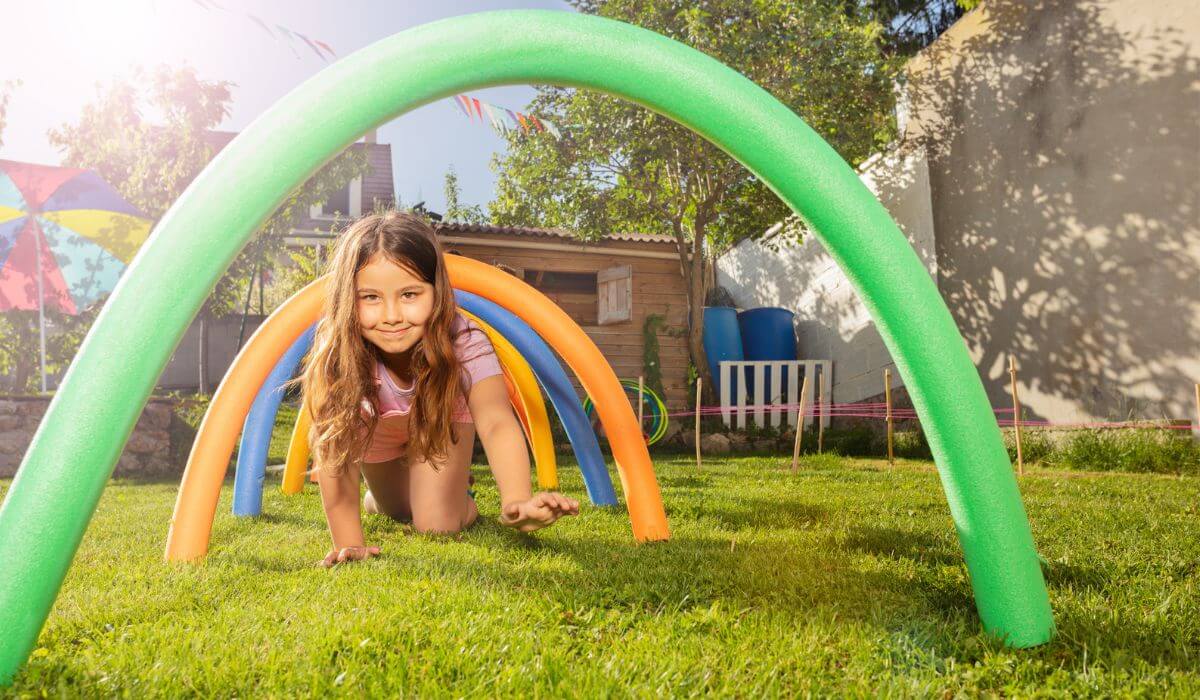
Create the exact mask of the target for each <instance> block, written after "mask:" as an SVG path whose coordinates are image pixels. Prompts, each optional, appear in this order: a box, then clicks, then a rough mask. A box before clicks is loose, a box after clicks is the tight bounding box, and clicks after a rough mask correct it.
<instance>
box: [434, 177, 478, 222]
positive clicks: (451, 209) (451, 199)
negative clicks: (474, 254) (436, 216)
mask: <svg viewBox="0 0 1200 700" xmlns="http://www.w3.org/2000/svg"><path fill="white" fill-rule="evenodd" d="M444 191H445V194H446V211H445V213H444V214H442V220H443V221H447V222H449V221H458V222H461V223H465V224H486V223H487V214H485V213H483V207H480V206H479V205H478V204H472V205H470V206H467V205H465V204H462V203H461V202H460V201H459V199H460V197H462V188H460V187H459V185H458V173H456V172H454V166H453V165H451V166H450V169H449V170H447V171H446V183H445V190H444Z"/></svg>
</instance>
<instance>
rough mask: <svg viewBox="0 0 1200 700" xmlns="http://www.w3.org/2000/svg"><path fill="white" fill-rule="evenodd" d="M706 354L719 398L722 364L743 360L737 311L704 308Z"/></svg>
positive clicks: (730, 308)
mask: <svg viewBox="0 0 1200 700" xmlns="http://www.w3.org/2000/svg"><path fill="white" fill-rule="evenodd" d="M704 354H706V355H708V369H709V371H711V372H712V377H713V388H714V389H715V390H716V392H717V396H718V398H719V397H720V396H721V365H720V362H721V361H722V360H741V359H743V355H742V333H741V330H740V329H739V327H738V315H737V309H735V308H733V307H730V306H706V307H704ZM735 389H736V387H735Z"/></svg>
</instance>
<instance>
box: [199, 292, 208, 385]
mask: <svg viewBox="0 0 1200 700" xmlns="http://www.w3.org/2000/svg"><path fill="white" fill-rule="evenodd" d="M200 393H201V394H207V393H208V310H207V309H202V310H201V311H200Z"/></svg>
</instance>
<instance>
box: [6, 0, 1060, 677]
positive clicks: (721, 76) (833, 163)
mask: <svg viewBox="0 0 1200 700" xmlns="http://www.w3.org/2000/svg"><path fill="white" fill-rule="evenodd" d="M521 83H539V84H552V85H562V86H574V87H581V88H589V89H595V90H600V91H603V92H607V93H610V94H613V95H616V96H619V97H622V98H625V99H627V100H630V101H632V102H635V103H637V104H640V105H642V106H644V107H647V108H649V109H651V110H654V111H656V112H659V113H661V114H663V115H664V116H666V117H668V118H671V119H673V120H675V121H677V122H679V123H680V124H682V125H683V126H685V127H687V128H689V129H691V130H693V131H695V132H697V133H698V134H700V135H701V136H703V137H705V138H707V139H708V140H710V141H712V142H713V143H714V144H715V145H716V146H718V147H719V148H721V149H722V150H724V151H725V152H727V153H729V154H730V155H731V156H732V157H734V158H735V159H737V160H738V161H739V162H741V163H742V164H743V165H745V166H746V167H747V168H748V169H749V170H750V171H751V172H753V173H754V174H755V175H756V176H757V177H759V178H761V179H762V180H763V181H764V182H765V183H766V184H767V185H768V186H769V187H771V188H772V190H773V191H775V192H776V193H777V194H778V195H779V196H780V198H781V199H783V201H784V202H786V203H787V204H788V205H789V206H790V207H791V208H792V210H793V211H795V212H797V214H798V215H800V216H801V217H803V218H804V220H805V221H806V223H807V224H808V225H809V226H810V227H811V229H812V231H813V233H814V235H816V236H817V237H818V239H819V240H821V241H822V242H823V243H824V244H825V247H826V248H827V250H828V251H829V253H830V255H831V256H832V257H833V258H834V260H836V261H837V263H838V265H839V267H840V268H841V269H842V270H843V271H844V272H845V273H846V275H847V277H848V279H849V280H850V282H851V283H852V284H853V285H854V287H855V289H856V291H857V292H858V293H859V296H860V297H861V298H862V300H863V304H864V306H865V307H866V308H867V310H868V311H869V312H870V314H871V317H872V319H873V320H874V321H875V323H876V327H877V328H878V330H879V333H880V335H881V337H882V338H883V341H884V344H885V345H886V347H887V348H888V350H889V351H890V353H891V355H892V358H893V359H894V360H895V362H896V366H897V369H898V370H899V372H900V375H901V377H902V378H903V380H904V382H905V384H906V386H907V387H908V389H909V394H910V396H911V398H912V400H913V404H914V406H915V408H916V410H917V413H918V415H919V416H920V418H921V421H922V424H923V425H924V426H925V428H926V435H927V436H928V438H929V442H930V446H931V448H932V451H933V454H934V457H935V459H936V462H937V465H938V470H939V475H940V477H941V481H942V486H943V489H944V490H945V492H946V497H947V501H948V503H949V506H950V513H951V515H952V517H953V519H954V522H955V527H956V530H957V531H958V535H959V540H960V542H961V543H962V547H963V553H964V557H965V559H966V563H967V569H968V572H969V574H970V577H971V581H972V585H973V587H974V591H975V601H976V606H977V608H978V610H979V614H980V618H981V620H982V622H983V625H984V627H985V629H987V630H988V632H989V633H991V634H993V635H996V636H999V637H1001V638H1003V639H1004V640H1005V641H1006V642H1007V643H1008V644H1010V645H1014V646H1031V645H1036V644H1041V643H1044V642H1046V641H1048V640H1049V639H1050V638H1051V637H1052V636H1053V633H1054V620H1053V616H1052V614H1051V611H1050V602H1049V597H1048V595H1047V593H1046V587H1045V581H1044V580H1043V578H1042V573H1041V569H1040V568H1039V565H1038V559H1037V554H1036V551H1035V549H1034V545H1033V536H1032V533H1031V532H1030V529H1029V521H1028V519H1027V517H1026V515H1025V510H1024V506H1023V504H1022V502H1021V497H1020V493H1019V491H1018V489H1017V484H1016V479H1015V477H1014V476H1013V474H1012V469H1011V464H1010V462H1009V460H1008V455H1007V453H1006V451H1005V450H1004V445H1003V442H1002V440H1001V435H1000V430H999V426H998V425H997V424H996V422H995V416H994V415H993V414H992V413H991V409H990V407H989V405H988V403H987V397H986V394H985V392H984V389H983V384H982V382H981V381H980V379H979V375H978V372H977V370H976V368H975V367H974V365H973V364H972V362H971V359H970V356H969V355H968V354H967V349H966V346H965V343H963V341H962V337H961V336H960V335H959V333H958V329H957V327H956V326H955V323H954V319H953V318H952V317H951V316H950V313H949V311H948V309H947V308H946V305H945V303H944V302H943V301H942V299H941V298H940V296H939V295H938V290H937V287H936V286H935V285H934V283H933V281H932V280H931V279H930V278H929V275H928V273H926V272H925V270H924V268H923V267H922V265H921V262H920V260H919V259H918V258H917V256H916V254H915V253H914V252H913V250H912V248H911V246H910V245H909V244H908V242H907V240H906V239H905V238H904V235H903V234H902V233H901V232H900V230H899V229H898V228H897V227H896V224H895V222H893V221H892V220H891V217H890V216H889V215H888V213H887V211H886V210H885V209H884V208H883V207H882V205H880V204H879V202H878V201H877V200H875V198H874V197H873V196H872V195H871V193H870V192H869V191H868V190H867V189H866V188H865V186H864V185H863V184H862V182H861V181H859V179H858V178H857V176H856V175H855V173H854V171H853V170H852V169H851V168H850V167H849V166H847V165H846V163H845V162H844V161H842V160H841V158H840V157H839V156H838V154H837V153H836V152H835V151H834V150H833V149H832V148H830V147H829V145H828V144H826V143H825V142H824V141H822V140H821V138H820V137H819V136H818V135H817V134H816V133H815V132H813V131H812V130H811V129H810V128H809V127H808V126H807V125H806V124H805V123H804V122H803V121H802V120H801V119H800V118H799V117H797V116H796V115H795V114H793V113H792V112H791V111H790V110H789V109H788V108H787V107H786V106H785V105H783V104H781V103H780V102H779V101H778V100H776V99H774V98H773V97H772V96H771V95H770V94H769V93H767V92H766V91H764V90H763V89H762V88H760V87H758V86H757V85H755V84H754V83H752V82H751V81H749V80H748V79H747V78H745V77H744V76H742V75H740V74H738V73H737V72H736V71H734V70H732V69H730V68H729V67H727V66H725V65H723V64H721V63H720V62H718V61H716V60H715V59H712V58H710V57H708V56H706V55H704V54H703V53H701V52H699V51H696V50H695V49H692V48H690V47H688V46H685V45H684V44H681V43H679V42H676V41H673V40H671V39H668V38H666V37H664V36H661V35H659V34H656V33H654V32H652V31H649V30H645V29H641V28H638V27H634V26H631V25H627V24H624V23H621V22H616V21H613V20H608V19H604V18H600V17H593V16H587V15H578V14H575V13H567V12H550V11H536V10H512V11H500V12H485V13H478V14H472V15H466V16H461V17H455V18H452V19H447V20H442V21H438V22H433V23H430V24H425V25H421V26H418V27H414V28H412V29H409V30H406V31H404V32H401V33H399V34H396V35H394V36H392V37H389V38H387V39H384V40H382V41H379V42H377V43H375V44H373V45H371V46H369V47H367V48H365V49H362V50H360V51H358V52H356V53H354V54H352V55H350V56H347V57H346V58H344V59H342V60H340V61H338V62H336V63H334V64H333V65H331V66H329V67H328V68H326V69H325V70H323V71H321V72H320V73H319V74H318V75H316V76H314V77H313V78H311V79H309V80H308V81H306V82H305V83H303V84H301V85H300V86H299V87H297V88H296V89H295V90H293V91H292V92H291V93H289V94H288V95H287V96H285V97H284V98H283V99H281V100H279V101H278V102H277V103H276V104H275V105H274V106H273V107H272V108H271V109H270V110H268V111H267V112H266V113H264V114H263V115H262V116H260V117H259V118H258V119H257V120H255V121H254V123H252V124H251V125H250V126H249V127H248V128H247V129H246V130H244V131H243V132H242V133H241V134H239V135H238V136H237V138H235V139H234V140H233V141H232V142H231V143H230V144H229V145H228V146H227V147H226V148H225V149H224V150H223V151H222V152H221V153H220V154H218V155H217V156H216V158H214V159H213V162H212V163H211V164H210V165H209V166H208V167H207V168H206V169H205V170H204V171H203V172H201V174H200V175H199V176H198V177H197V178H196V180H195V181H194V182H193V183H192V185H191V186H189V187H188V189H187V190H186V191H185V192H184V193H183V195H182V196H180V198H179V199H178V200H177V201H176V202H175V204H174V205H173V206H172V207H171V209H170V210H168V212H167V213H166V215H164V217H163V218H162V220H161V221H160V222H159V225H158V226H157V227H156V230H155V231H154V232H153V233H152V234H151V236H150V238H149V239H148V240H147V241H146V243H145V244H144V245H143V246H142V247H141V249H140V250H139V251H138V254H137V255H136V256H135V258H134V260H133V261H132V263H131V264H130V266H129V269H128V270H126V273H125V274H124V276H123V277H122V278H121V280H120V281H119V282H118V284H117V286H116V288H115V289H114V291H113V293H112V294H111V295H110V297H109V299H108V302H107V303H106V304H105V306H104V308H103V309H102V310H101V312H100V314H99V316H98V317H97V319H96V322H95V323H94V324H93V325H92V328H91V330H90V331H89V333H88V335H87V337H86V338H85V339H84V342H83V344H82V346H81V347H80V350H79V352H78V353H77V354H76V356H75V360H74V361H73V362H72V364H71V367H70V368H69V369H68V371H67V374H66V376H65V377H64V380H63V383H62V385H61V386H60V388H59V391H58V393H57V394H56V395H55V397H54V399H53V400H52V401H51V403H50V406H49V407H48V409H47V411H46V413H45V415H44V416H43V419H42V424H41V426H40V427H39V429H38V431H37V433H36V434H35V436H34V439H33V441H32V443H31V445H30V448H29V450H28V451H27V452H26V454H25V457H24V459H23V460H22V463H21V467H20V469H19V470H18V472H17V476H16V478H15V480H14V481H13V484H12V487H11V488H10V489H9V491H8V494H7V495H6V497H5V500H4V503H3V505H2V506H0V628H3V629H6V630H9V634H8V635H7V639H6V640H5V642H4V644H3V646H0V682H4V681H7V680H10V679H11V678H12V675H13V674H14V673H15V672H16V669H17V668H18V667H19V666H20V665H21V663H23V662H24V660H25V658H26V657H27V656H28V654H29V652H30V650H31V649H32V648H33V644H34V642H35V641H36V639H37V633H38V630H40V629H41V626H42V624H44V622H45V620H46V616H47V615H48V614H49V611H50V607H51V605H52V604H53V602H54V598H55V597H56V596H57V594H58V590H59V587H60V586H61V585H62V581H63V578H64V577H65V576H66V572H67V569H68V568H69V566H70V563H71V560H72V559H73V557H74V555H75V551H76V549H77V548H78V546H79V541H80V539H81V538H82V536H83V532H84V530H85V529H86V527H87V523H88V521H89V520H90V518H91V515H92V514H93V513H94V512H95V508H96V503H97V502H98V501H99V498H100V494H101V493H102V492H103V490H104V486H105V483H106V482H107V480H108V476H109V475H110V474H111V473H112V468H113V466H114V465H115V464H116V461H117V459H118V457H119V456H120V454H121V451H122V449H123V448H124V446H125V442H126V441H127V440H128V437H129V434H130V432H131V431H132V429H133V425H134V423H135V422H136V420H137V417H138V415H139V413H140V411H141V409H142V407H144V406H145V404H146V400H147V399H148V398H149V395H150V392H151V390H152V389H153V386H154V383H155V381H156V379H157V378H158V376H159V375H160V374H161V373H162V370H163V368H164V367H165V366H166V363H167V361H168V360H169V359H170V356H171V353H172V351H173V350H174V348H175V347H176V346H177V345H178V344H179V341H180V339H181V338H182V336H183V333H184V331H185V330H186V328H187V327H188V325H189V323H190V322H191V320H192V319H193V318H194V317H195V315H196V313H197V312H198V311H199V309H200V306H201V305H202V304H203V301H204V298H205V297H206V296H207V294H208V293H209V291H210V290H211V288H212V285H213V284H214V283H215V282H216V280H217V279H218V278H219V277H220V275H221V274H222V273H223V272H224V270H225V269H226V268H227V267H228V266H229V264H230V263H231V262H232V260H233V259H234V257H236V255H237V254H238V252H239V251H240V250H241V249H242V248H243V247H244V246H245V244H246V242H247V241H248V240H249V238H250V236H251V235H252V234H253V232H254V231H255V229H256V228H257V226H259V225H260V224H261V223H262V222H263V221H265V220H266V219H267V217H268V216H270V214H271V212H272V211H273V210H274V209H275V207H276V206H277V205H278V203H279V202H281V201H282V200H283V199H284V198H285V197H286V196H287V195H288V193H289V192H291V191H292V189H294V188H295V187H296V186H298V185H299V184H300V183H302V182H303V181H304V180H305V179H307V178H309V177H311V176H312V174H313V173H315V172H316V171H317V170H318V169H319V168H320V167H321V166H322V165H323V164H324V163H325V162H327V161H328V160H330V159H331V158H332V157H334V156H335V155H336V154H337V153H338V152H340V151H341V150H342V149H343V148H345V147H347V146H348V145H349V144H351V143H353V142H354V140H356V139H357V138H358V137H359V136H360V135H361V134H363V133H364V132H366V131H368V130H369V129H371V128H374V127H376V126H378V125H379V124H382V123H384V122H387V121H390V120H391V119H394V118H395V117H397V116H399V115H401V114H404V113H406V112H408V111H411V110H412V109H415V108H417V107H419V106H421V105H424V104H427V103H430V102H433V101H436V100H438V99H442V98H445V97H449V96H451V95H454V94H458V93H460V92H463V91H467V90H471V89H476V88H481V87H489V86H498V85H510V84H521ZM363 85H369V86H371V89H369V90H363V89H362V86H363ZM211 202H220V203H221V206H219V207H212V206H211V204H210V203H211ZM205 233H208V234H209V235H203V234H205ZM216 234H224V235H216ZM501 274H503V273H501ZM510 279H511V277H510ZM526 320H527V321H528V320H531V319H528V318H527V319H526ZM535 320H536V321H537V322H536V323H534V322H531V325H532V326H533V327H534V328H535V329H537V330H538V331H539V332H541V331H542V328H541V327H540V326H541V325H543V324H544V323H546V322H547V321H548V320H549V319H547V318H545V317H540V318H538V319H535ZM293 339H294V338H293ZM592 350H594V346H593V348H592ZM572 352H573V351H572ZM590 352H591V351H588V350H583V351H580V352H578V353H577V354H575V355H574V359H576V360H585V359H587V357H586V356H588V355H589V354H590ZM597 354H598V353H597ZM131 358H136V361H131ZM268 371H269V368H268V369H265V370H263V372H262V376H264V377H265V375H266V374H267V372H268ZM604 384H605V386H604V387H601V386H597V387H594V389H595V390H593V387H587V388H588V392H589V393H590V394H592V396H593V398H594V399H595V400H596V402H597V406H598V407H599V408H600V409H601V417H602V419H605V423H606V430H611V428H616V427H618V425H620V426H621V427H628V424H629V423H632V422H634V421H633V420H632V419H631V418H629V417H628V416H625V417H622V415H620V411H619V410H618V408H619V407H618V406H617V402H616V401H615V400H614V401H607V399H608V398H610V397H611V396H615V395H619V394H620V393H621V392H619V384H617V382H616V380H615V378H613V379H612V381H611V384H610V383H609V382H608V381H607V380H605V381H604ZM613 384H616V385H617V386H616V387H615V388H614V387H613V386H612V385H613ZM585 386H586V385H585ZM597 392H600V393H603V394H605V395H604V396H600V395H597ZM95 395H101V396H105V397H106V399H107V401H106V404H105V405H102V406H96V405H95V404H94V402H93V401H92V400H91V399H92V397H93V396H95ZM247 403H248V402H247ZM246 408H248V406H246V407H245V408H243V410H245V409H246ZM610 421H611V422H612V423H613V425H612V426H611V427H610V426H608V425H607V423H608V422H610ZM634 427H636V426H634ZM643 448H644V446H643ZM643 453H644V449H643ZM615 459H616V461H617V463H618V468H619V470H620V474H621V477H622V486H623V487H624V488H625V491H626V494H627V496H628V498H629V504H630V510H631V516H634V514H636V516H634V517H631V519H632V520H634V522H635V525H634V527H635V537H637V539H639V540H642V541H646V540H660V539H665V538H667V537H668V529H667V527H666V521H665V517H662V518H659V517H655V511H658V512H660V513H661V509H662V503H661V498H660V496H659V493H658V487H657V482H656V481H655V480H654V477H653V473H652V472H651V471H650V469H649V458H648V455H645V454H642V455H639V454H637V450H636V449H634V448H632V447H630V448H627V449H623V450H622V454H621V455H617V456H615ZM65 483H72V484H73V485H74V488H72V489H63V488H62V485H63V484H65ZM218 487H219V484H218ZM642 515H646V516H648V517H649V518H650V519H649V521H647V522H645V523H643V522H642V518H641V516H642ZM30 539H33V540H36V541H38V542H39V543H41V546H40V547H38V548H36V549H35V550H34V551H33V552H30V550H29V548H28V547H27V546H26V544H25V543H26V542H28V541H29V540H30Z"/></svg>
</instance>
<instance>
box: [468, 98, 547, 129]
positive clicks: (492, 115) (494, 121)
mask: <svg viewBox="0 0 1200 700" xmlns="http://www.w3.org/2000/svg"><path fill="white" fill-rule="evenodd" d="M454 104H455V105H457V106H458V109H459V111H460V112H462V113H463V114H464V115H465V116H466V117H467V119H470V120H471V121H474V120H475V119H479V121H480V122H481V123H482V122H486V123H488V124H490V125H491V127H492V130H493V131H495V132H496V133H497V134H499V135H501V136H503V135H505V134H507V133H508V132H510V131H516V130H517V129H520V130H521V131H522V132H523V133H525V134H531V133H537V132H545V133H548V134H550V135H551V136H553V137H554V138H556V139H560V138H562V134H561V133H560V132H559V130H558V127H557V126H555V125H554V124H553V123H552V122H550V121H549V120H547V119H542V118H540V117H535V116H534V115H532V114H525V113H523V112H514V111H513V110H511V109H507V108H505V107H498V106H496V105H494V104H490V103H488V102H484V101H483V100H481V99H479V98H478V97H471V96H470V95H455V96H454Z"/></svg>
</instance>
